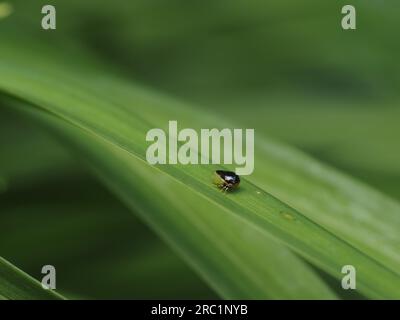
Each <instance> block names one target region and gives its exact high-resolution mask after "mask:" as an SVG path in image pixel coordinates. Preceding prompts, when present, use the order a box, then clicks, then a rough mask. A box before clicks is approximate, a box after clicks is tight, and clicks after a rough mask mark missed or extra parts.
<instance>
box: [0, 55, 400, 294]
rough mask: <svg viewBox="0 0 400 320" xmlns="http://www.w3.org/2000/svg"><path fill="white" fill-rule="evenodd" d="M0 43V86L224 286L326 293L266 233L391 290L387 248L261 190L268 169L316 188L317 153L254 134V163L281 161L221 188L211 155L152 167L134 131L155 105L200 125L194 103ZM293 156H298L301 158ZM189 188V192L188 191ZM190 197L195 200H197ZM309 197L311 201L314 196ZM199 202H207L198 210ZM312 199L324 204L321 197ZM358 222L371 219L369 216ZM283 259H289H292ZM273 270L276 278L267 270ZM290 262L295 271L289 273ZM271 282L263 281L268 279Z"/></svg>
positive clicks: (155, 111) (380, 290) (373, 288)
mask: <svg viewBox="0 0 400 320" xmlns="http://www.w3.org/2000/svg"><path fill="white" fill-rule="evenodd" d="M1 53H2V57H3V58H4V59H3V60H2V62H1V64H0V70H1V76H0V87H1V90H2V91H3V92H4V93H6V94H7V95H10V96H12V97H15V98H17V99H20V100H22V101H25V102H27V103H28V104H30V105H31V106H33V107H35V108H32V107H31V106H25V107H22V110H24V111H25V112H27V113H29V114H32V115H33V116H37V117H38V118H40V119H42V120H43V121H44V122H46V123H47V124H48V125H49V126H54V127H55V128H56V129H57V131H58V132H60V133H61V135H63V136H66V137H69V140H70V141H71V142H72V143H73V144H74V145H76V147H78V148H79V149H80V152H82V153H83V154H86V155H87V156H88V157H89V159H90V161H91V163H92V164H93V165H94V166H95V168H96V170H97V172H98V173H99V174H100V175H101V176H103V177H104V178H105V180H106V182H107V184H108V185H110V186H111V188H113V189H114V190H116V191H117V192H118V193H119V194H120V195H121V196H122V197H123V199H124V200H125V201H126V202H127V203H129V204H130V205H131V206H132V207H134V208H136V209H137V210H138V211H139V212H140V213H141V215H142V218H143V219H144V220H145V221H146V222H148V223H149V224H150V225H152V226H153V228H154V229H155V230H156V231H157V232H158V233H159V234H160V235H161V236H162V237H163V238H164V239H166V240H167V241H169V243H171V244H173V245H174V246H175V247H176V248H177V249H178V250H180V252H181V253H182V254H184V255H185V257H186V258H187V259H188V261H189V262H190V263H191V264H192V266H193V267H195V268H196V269H197V270H198V271H199V272H200V273H202V274H203V276H204V277H205V278H206V279H207V280H208V281H209V283H210V284H211V285H212V286H213V287H214V288H215V289H216V290H217V291H218V292H219V293H221V294H222V295H223V296H224V297H231V298H232V297H233V298H235V297H263V298H265V297H299V296H307V297H315V296H319V297H328V296H330V297H332V295H331V294H330V293H329V290H327V289H324V285H323V284H322V283H321V282H319V281H318V278H317V277H316V276H315V274H313V272H312V271H311V269H309V268H308V267H307V266H306V265H303V264H302V263H301V261H300V260H297V258H296V257H295V256H292V255H291V254H290V253H289V252H288V251H287V249H283V247H281V245H277V244H275V242H274V241H270V239H271V236H272V237H273V238H275V239H278V240H279V242H281V243H283V244H286V245H287V246H288V247H289V248H291V249H293V250H295V251H296V252H297V253H298V254H300V255H301V256H303V257H304V258H305V259H307V260H309V261H310V262H312V263H313V264H315V265H317V266H318V267H320V268H321V269H323V270H325V271H326V272H328V273H330V274H331V275H332V276H334V277H337V278H340V277H341V274H340V270H341V267H342V266H343V265H345V264H349V263H351V264H353V265H354V266H356V268H357V287H358V289H359V291H360V292H362V293H363V294H365V295H367V296H369V297H375V298H394V297H398V296H399V290H398V286H399V283H400V277H399V275H398V273H397V272H396V271H393V270H391V268H393V266H396V265H397V266H398V261H397V259H398V256H392V257H391V256H390V255H388V256H385V258H386V261H385V262H384V263H378V262H377V261H376V260H375V256H373V255H369V254H370V251H369V250H358V249H356V248H354V247H353V246H351V245H349V244H348V243H347V242H346V241H343V240H342V239H340V238H339V237H338V236H337V235H338V233H336V234H333V233H331V232H329V231H327V230H326V229H324V228H322V227H320V226H319V225H318V224H317V223H315V222H314V221H313V220H311V219H309V218H307V217H305V216H304V215H303V214H301V213H299V212H298V211H296V210H294V209H292V208H291V207H289V206H288V205H286V204H285V203H283V202H281V201H279V200H277V199H276V198H274V197H272V196H271V195H270V194H269V193H267V192H266V191H265V189H266V188H265V189H263V188H261V187H259V186H261V185H263V186H264V187H265V186H267V185H268V183H269V181H270V180H267V178H272V181H273V179H274V178H275V179H278V180H279V179H280V178H281V177H288V174H289V175H290V174H293V176H294V177H300V176H302V175H304V173H308V174H309V175H310V176H312V180H313V183H314V186H313V187H310V186H308V187H307V188H306V190H307V191H308V192H316V193H318V186H319V185H320V186H321V188H325V186H326V184H327V182H326V181H324V180H325V178H324V176H323V175H321V171H323V170H324V169H323V168H322V167H320V166H319V165H318V164H316V163H314V162H311V164H312V165H311V166H310V165H307V163H308V158H304V157H303V156H301V155H300V154H296V153H295V152H292V151H291V150H290V149H285V148H284V147H282V146H279V145H276V144H274V143H272V142H270V141H268V140H267V139H264V138H261V137H259V138H258V143H257V146H256V148H257V147H258V148H259V149H260V150H261V152H262V153H261V154H262V156H261V158H258V159H257V161H258V162H257V163H259V164H262V163H263V162H264V161H263V160H265V162H270V161H271V160H273V161H274V159H273V158H274V157H277V156H279V155H285V156H289V157H287V159H286V160H287V161H286V162H283V163H282V164H281V167H280V168H279V167H276V168H274V170H271V168H265V167H262V166H260V165H258V167H257V173H255V174H254V177H252V178H250V179H254V180H255V179H257V180H258V183H257V184H258V185H259V186H257V185H255V184H252V183H251V182H250V181H249V179H243V185H242V187H241V189H240V191H239V192H237V193H235V194H228V195H223V194H221V193H219V192H218V191H217V190H215V188H214V187H213V186H212V185H211V184H210V181H209V176H210V174H211V172H212V171H213V170H215V168H216V166H211V165H210V166H203V165H198V166H182V165H177V166H159V167H157V168H156V167H151V166H149V165H148V164H147V163H146V162H145V151H146V147H147V144H146V142H145V139H144V137H145V133H146V132H147V131H148V130H149V129H150V128H153V127H161V128H163V127H165V126H166V123H164V120H165V118H164V117H163V115H165V114H167V115H169V116H170V117H173V118H174V119H178V120H179V119H180V114H181V113H184V112H185V111H183V110H186V112H190V113H191V114H192V115H193V116H194V115H195V118H194V117H193V116H192V119H191V120H190V123H189V125H190V126H191V127H198V126H200V127H208V126H209V125H210V122H207V121H206V120H205V119H204V117H203V116H202V114H201V112H200V111H198V110H197V111H196V110H195V109H190V108H188V107H186V106H185V107H182V105H180V104H179V103H177V102H175V101H170V100H168V99H166V98H165V97H160V96H158V95H156V94H154V93H151V92H143V91H142V90H138V89H137V88H135V87H134V86H128V88H129V91H128V92H129V94H128V93H127V94H126V95H123V94H118V95H116V96H115V95H114V93H115V92H119V93H122V91H123V90H120V91H118V90H119V89H121V88H122V89H124V88H125V84H124V82H119V81H117V80H115V79H112V78H111V77H108V78H105V77H102V76H100V75H99V74H98V72H99V71H98V70H97V73H95V72H90V71H89V70H90V68H89V67H88V70H80V72H77V71H75V72H74V71H73V69H71V68H69V69H67V68H64V67H63V66H62V65H61V64H58V65H54V66H53V68H51V67H50V64H48V63H47V64H46V68H45V69H43V68H40V66H41V63H40V58H39V57H37V56H35V55H34V54H33V55H32V56H31V59H32V61H31V62H30V61H29V60H28V59H26V57H25V58H24V59H20V58H19V57H18V55H17V54H15V52H13V51H12V55H11V56H10V55H8V54H7V52H5V51H2V52H1ZM33 57H34V59H33ZM3 61H7V62H3ZM43 65H44V64H43ZM78 75H79V76H78ZM125 89H126V88H125ZM111 93H112V94H111ZM128 97H129V98H128ZM296 163H301V166H300V168H299V165H298V164H297V165H296ZM298 170H300V171H299V173H298V174H296V172H297V171H298ZM326 173H329V175H328V177H329V178H330V179H331V181H333V182H334V183H333V185H334V188H335V190H339V191H340V190H341V189H343V190H346V189H347V188H349V187H350V186H352V187H353V186H357V185H356V184H355V183H354V184H353V183H352V182H349V181H348V180H346V179H341V177H340V174H338V173H335V172H330V171H326ZM319 180H321V181H320V182H318V181H319ZM305 181H307V177H305V178H304V177H303V179H301V180H297V179H294V180H291V181H290V185H291V186H292V187H294V186H296V184H297V182H299V184H298V187H297V188H301V185H300V183H304V182H305ZM335 183H336V185H335ZM287 190H291V189H287ZM296 190H297V189H296ZM284 191H285V190H284ZM354 191H355V190H353V192H354ZM358 192H360V193H361V195H360V197H361V198H363V199H365V201H368V199H371V195H373V200H374V202H373V203H369V206H370V208H379V207H385V208H387V209H389V212H388V213H387V214H388V215H392V214H394V213H396V212H398V206H397V204H394V203H391V202H390V201H389V200H388V199H385V198H384V197H380V196H379V195H378V194H374V192H373V191H368V192H367V191H366V190H364V191H363V189H362V188H359V190H358ZM362 193H365V196H363V195H362ZM183 194H184V195H185V196H184V197H182V195H183ZM340 194H341V191H340V192H338V193H334V195H332V196H330V197H329V200H328V203H330V204H331V205H337V206H338V207H341V208H342V209H343V210H344V212H348V203H347V201H348V199H350V200H351V199H352V195H348V199H346V200H345V201H344V199H343V198H341V197H339V195H340ZM190 196H193V197H195V198H196V200H195V201H194V199H193V200H191V198H190ZM199 196H200V198H198V197H199ZM356 196H357V197H358V194H356ZM201 198H203V199H204V200H206V201H200V199H201ZM293 199H295V197H294V198H293ZM354 201H355V202H356V203H358V201H359V200H358V199H357V198H355V199H354ZM194 203H195V204H196V205H195V206H193V204H194ZM312 205H313V206H314V207H316V208H318V206H319V202H318V199H316V201H315V202H312ZM208 206H210V207H213V208H214V210H211V211H209V210H207V208H208ZM217 207H219V208H220V211H219V215H218V211H217V210H215V208H217ZM172 208H173V209H172ZM322 208H323V210H325V209H326V206H325V205H324V206H322ZM327 213H329V212H327ZM325 217H328V215H327V214H325ZM314 218H315V217H314ZM332 218H333V217H331V218H329V219H325V220H324V221H325V223H328V224H329V223H332V221H333V220H332ZM392 218H393V216H392ZM315 220H316V219H315ZM369 222H370V223H374V221H373V220H371V221H369ZM342 223H343V222H342ZM371 227H372V226H371ZM387 227H389V226H387ZM387 230H389V231H391V230H390V229H387ZM357 232H358V235H360V234H362V236H363V237H364V236H366V234H363V230H362V229H357ZM390 236H391V237H392V239H393V243H390V242H388V243H385V244H386V245H387V246H386V249H387V250H388V249H390V248H391V247H393V245H396V243H397V242H396V236H397V234H393V233H390ZM346 240H347V239H346ZM358 245H359V246H360V244H358ZM361 245H365V244H364V243H362V244H361ZM368 245H369V244H366V245H365V247H368ZM263 251H264V252H268V253H269V254H270V255H271V256H273V257H274V258H273V261H274V263H275V264H276V265H274V266H273V267H271V266H270V265H269V263H268V262H269V261H268V259H267V257H266V256H265V255H264V257H265V260H264V261H262V260H261V259H260V253H261V252H263ZM283 252H284V256H283V257H282V254H283ZM384 254H385V253H384ZM294 264H297V267H293V266H294ZM277 266H279V267H280V268H277ZM285 266H286V267H285ZM268 268H270V269H269V270H266V269H268ZM277 270H279V272H280V273H279V276H282V277H284V281H279V279H277V274H276V273H277ZM294 270H296V271H297V272H298V273H297V274H294ZM300 274H301V276H299V275H300ZM289 279H290V280H289ZM274 280H275V284H274ZM295 282H296V285H294V283H295ZM271 285H272V290H271V291H270V290H269V289H270V288H269V287H268V286H271ZM321 293H322V294H321Z"/></svg>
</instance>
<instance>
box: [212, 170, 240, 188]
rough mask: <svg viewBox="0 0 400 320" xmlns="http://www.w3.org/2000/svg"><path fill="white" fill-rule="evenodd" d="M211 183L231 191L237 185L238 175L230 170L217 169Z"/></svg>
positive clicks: (238, 181) (238, 182)
mask: <svg viewBox="0 0 400 320" xmlns="http://www.w3.org/2000/svg"><path fill="white" fill-rule="evenodd" d="M213 183H214V184H215V185H216V186H217V187H218V188H220V189H221V190H223V191H231V190H234V189H237V188H238V187H239V184H240V177H239V176H238V175H237V174H236V173H234V172H232V171H224V170H217V171H215V174H214V179H213Z"/></svg>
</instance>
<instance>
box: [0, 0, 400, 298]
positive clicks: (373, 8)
mask: <svg viewBox="0 0 400 320" xmlns="http://www.w3.org/2000/svg"><path fill="white" fill-rule="evenodd" d="M4 3H7V4H9V5H10V6H11V7H12V12H11V13H10V15H9V16H3V17H1V16H2V15H1V10H2V9H1V8H3V10H4V8H5V7H4V6H3V7H2V6H1V4H4ZM45 4H53V5H54V6H55V7H56V9H57V30H56V31H43V30H42V29H41V28H40V21H41V18H42V14H41V8H42V6H43V5H45ZM345 4H348V1H330V2H322V1H316V0H313V1H309V0H303V1H294V0H290V1H289V0H280V1H277V0H275V1H265V0H264V1H258V0H251V1H245V0H203V1H189V0H169V1H165V0H132V1H127V0H114V1H103V0H96V1H94V0H92V1H89V0H86V1H81V0H68V1H66V0H60V1H37V0H29V1H26V0H20V1H17V0H15V1H0V38H3V39H7V38H8V37H10V38H11V37H13V38H14V39H15V38H16V37H17V38H18V39H19V41H21V42H23V43H26V46H29V47H30V48H32V47H35V45H36V44H38V43H43V42H45V43H47V44H48V45H49V46H51V47H52V49H53V50H54V51H55V52H62V54H63V55H64V56H65V59H67V60H68V61H69V62H71V61H74V54H75V52H76V51H79V52H81V51H82V50H83V51H86V52H88V54H90V56H95V57H96V58H97V59H98V62H99V63H102V64H106V65H107V66H108V68H109V72H110V74H116V75H119V76H123V77H126V78H128V79H130V80H131V81H134V82H136V83H140V84H141V85H144V86H146V87H151V88H153V89H156V90H158V91H161V92H164V93H166V94H168V95H171V96H173V97H176V98H178V99H181V100H183V101H187V102H189V103H192V104H193V105H196V106H197V107H198V108H201V109H202V110H204V113H207V112H211V111H212V112H217V113H218V114H219V116H220V117H221V119H223V118H224V117H225V116H226V117H229V118H230V119H234V120H235V121H236V123H237V124H238V125H239V126H240V127H243V128H245V127H247V128H255V129H256V132H257V129H260V130H262V131H263V132H266V133H268V134H269V136H271V137H274V138H276V139H278V140H281V141H284V142H287V143H289V144H291V145H293V146H296V147H298V148H299V149H301V150H304V151H305V152H307V153H309V154H311V155H313V156H314V157H315V158H317V159H320V160H322V161H324V162H326V163H329V164H330V165H332V166H334V167H336V168H339V169H341V170H343V171H345V172H347V173H349V174H350V175H352V176H354V177H357V178H359V179H360V180H362V181H364V182H366V183H368V184H370V185H372V186H374V187H376V188H377V189H379V190H381V191H382V192H384V193H386V194H388V195H390V196H391V197H393V198H396V199H400V184H399V181H400V165H399V164H400V148H399V137H400V125H399V121H400V106H399V101H400V62H399V57H400V41H398V32H399V30H400V6H399V5H398V2H396V1H394V0H393V1H378V0H376V1H368V2H366V1H359V0H353V1H351V4H353V5H354V6H355V7H356V9H357V30H355V31H344V30H342V28H341V25H340V22H341V18H342V15H341V13H340V12H341V8H342V6H343V5H345ZM3 45H4V44H3ZM0 48H1V44H0ZM3 104H4V103H2V102H1V100H0V229H1V230H0V255H1V256H3V257H4V258H6V259H8V260H9V261H11V262H13V263H14V264H16V265H17V266H19V267H21V268H22V269H23V270H24V271H26V272H28V273H30V274H31V275H33V276H34V277H36V278H40V277H41V275H40V269H41V266H42V265H43V264H44V263H51V264H55V265H57V270H59V272H60V273H62V274H63V277H60V278H59V282H58V287H59V288H60V291H61V292H62V293H65V294H66V295H67V296H69V297H76V298H80V297H82V298H215V297H217V295H216V294H215V293H214V292H213V290H212V289H210V288H209V287H208V286H207V285H206V284H205V283H204V282H203V280H201V279H200V278H199V277H198V276H197V275H196V274H195V273H194V272H193V271H192V270H191V269H190V268H189V267H188V266H187V265H186V264H185V263H184V262H183V261H182V260H181V259H180V258H179V257H178V256H177V255H176V254H175V253H174V252H172V251H171V250H170V249H169V248H168V247H167V246H166V245H165V244H164V243H163V242H162V241H161V240H159V238H158V237H157V236H155V235H154V234H153V232H152V231H150V230H149V229H148V228H147V227H146V226H145V225H144V224H142V223H141V222H140V221H139V220H137V219H136V218H135V217H134V216H133V215H131V214H130V213H129V210H128V209H126V208H125V206H124V205H122V204H121V202H120V201H119V200H117V199H116V198H115V197H114V196H113V195H111V194H110V193H109V192H108V191H107V190H105V188H103V187H102V186H101V184H100V183H99V182H98V181H97V180H96V179H95V178H94V177H93V176H92V175H91V174H90V173H89V172H88V170H86V169H85V167H83V166H82V165H81V162H80V160H79V159H77V158H76V156H75V155H73V154H70V153H69V151H67V150H65V149H64V148H63V147H62V145H61V144H60V143H59V142H58V141H57V140H55V139H53V138H52V137H50V136H49V135H48V134H47V133H45V132H42V131H41V130H40V128H38V127H36V126H33V125H31V124H29V123H28V122H26V121H25V120H23V119H22V118H21V117H19V116H17V115H15V114H13V113H11V112H10V111H8V110H7V109H5V108H2V106H3ZM27 137H29V138H27ZM27 154H29V161H26V160H27V156H26V155H27ZM77 185H79V188H77V187H76V186H77ZM99 199H100V201H99ZM110 213H112V214H110ZM93 219H96V224H93V223H92V221H93ZM50 239H51V240H50ZM110 239H112V240H111V241H110Z"/></svg>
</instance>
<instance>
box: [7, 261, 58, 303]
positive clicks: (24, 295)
mask: <svg viewBox="0 0 400 320" xmlns="http://www.w3.org/2000/svg"><path fill="white" fill-rule="evenodd" d="M0 298H2V299H12V300H31V299H35V300H36V299H45V300H54V299H63V297H62V296H61V295H59V294H57V293H56V292H55V291H53V290H45V289H43V288H42V285H41V284H40V283H39V282H38V281H36V280H34V279H33V278H31V277H30V276H28V275H27V274H25V273H24V272H22V271H21V270H19V269H17V268H16V267H14V266H13V265H11V264H10V263H9V262H7V261H6V260H4V259H3V258H1V257H0Z"/></svg>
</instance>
